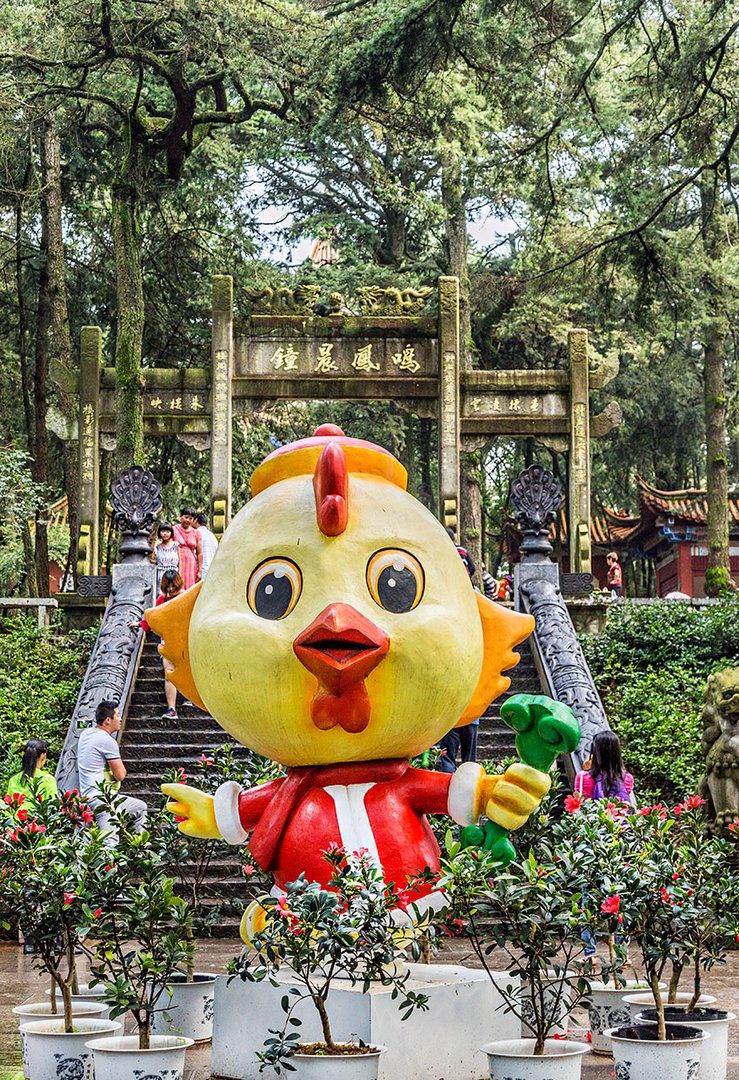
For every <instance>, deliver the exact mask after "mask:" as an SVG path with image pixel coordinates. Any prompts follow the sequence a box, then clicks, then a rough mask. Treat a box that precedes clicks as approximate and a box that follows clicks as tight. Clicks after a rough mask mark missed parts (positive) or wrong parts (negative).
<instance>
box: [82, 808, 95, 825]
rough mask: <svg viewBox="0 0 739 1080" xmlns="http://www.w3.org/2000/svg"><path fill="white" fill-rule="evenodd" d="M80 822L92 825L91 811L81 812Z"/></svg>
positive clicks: (92, 816) (93, 816)
mask: <svg viewBox="0 0 739 1080" xmlns="http://www.w3.org/2000/svg"><path fill="white" fill-rule="evenodd" d="M82 820H83V821H85V822H87V824H88V825H92V823H93V821H94V820H95V815H94V814H93V812H92V810H83V811H82Z"/></svg>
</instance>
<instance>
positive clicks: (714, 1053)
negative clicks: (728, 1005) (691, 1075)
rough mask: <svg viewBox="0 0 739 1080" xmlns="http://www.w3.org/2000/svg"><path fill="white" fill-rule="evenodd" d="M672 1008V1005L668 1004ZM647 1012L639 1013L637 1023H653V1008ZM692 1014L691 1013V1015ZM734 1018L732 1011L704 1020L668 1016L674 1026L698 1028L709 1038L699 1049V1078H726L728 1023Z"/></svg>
mask: <svg viewBox="0 0 739 1080" xmlns="http://www.w3.org/2000/svg"><path fill="white" fill-rule="evenodd" d="M668 1008H670V1009H672V1005H670V1006H668ZM651 1013H652V1015H651V1016H650V1013H649V1012H646V1013H639V1015H638V1016H637V1017H636V1022H637V1023H647V1024H649V1023H652V1024H653V1023H654V1019H655V1018H654V1015H653V1014H654V1009H652V1010H651ZM693 1015H694V1014H692V1013H691V1017H693ZM732 1020H736V1016H735V1015H734V1013H730V1012H727V1013H724V1015H723V1016H722V1017H721V1019H716V1020H705V1019H703V1018H702V1017H699V1018H698V1019H697V1020H696V1019H690V1020H688V1019H686V1020H676V1019H675V1014H674V1013H673V1015H672V1016H670V1017H669V1020H668V1023H669V1024H670V1025H671V1026H674V1027H682V1026H685V1027H694V1028H700V1030H701V1031H704V1032H705V1033H706V1035H709V1036H710V1038H709V1040H708V1042H704V1043H703V1049H702V1050H701V1071H700V1075H701V1080H726V1072H727V1068H728V1058H729V1024H730V1023H731V1021H732Z"/></svg>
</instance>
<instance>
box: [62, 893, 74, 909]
mask: <svg viewBox="0 0 739 1080" xmlns="http://www.w3.org/2000/svg"><path fill="white" fill-rule="evenodd" d="M76 899H77V893H73V892H65V894H64V906H65V907H68V906H69V904H73V903H74V902H75V900H76Z"/></svg>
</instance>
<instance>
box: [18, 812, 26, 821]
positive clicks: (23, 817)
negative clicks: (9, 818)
mask: <svg viewBox="0 0 739 1080" xmlns="http://www.w3.org/2000/svg"><path fill="white" fill-rule="evenodd" d="M15 816H16V817H17V818H18V820H19V821H27V820H28V811H27V810H18V812H17V813H16V815H15Z"/></svg>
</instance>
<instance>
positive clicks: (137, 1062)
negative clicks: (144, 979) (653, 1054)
mask: <svg viewBox="0 0 739 1080" xmlns="http://www.w3.org/2000/svg"><path fill="white" fill-rule="evenodd" d="M87 1046H88V1049H90V1050H92V1055H93V1059H94V1062H95V1076H96V1077H97V1080H182V1072H183V1070H184V1068H185V1051H186V1050H187V1048H188V1046H192V1039H185V1038H184V1037H183V1036H181V1035H152V1036H151V1047H150V1049H149V1050H139V1037H138V1035H116V1036H112V1037H110V1038H107V1039H95V1041H94V1042H90V1043H88V1044H87ZM33 1080H35V1077H34V1078H33ZM55 1080H56V1078H55ZM663 1080H664V1078H663Z"/></svg>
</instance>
